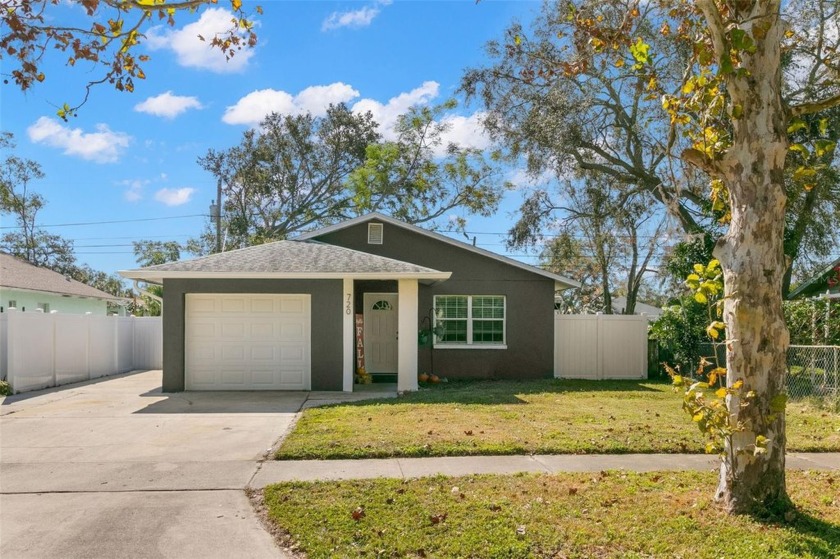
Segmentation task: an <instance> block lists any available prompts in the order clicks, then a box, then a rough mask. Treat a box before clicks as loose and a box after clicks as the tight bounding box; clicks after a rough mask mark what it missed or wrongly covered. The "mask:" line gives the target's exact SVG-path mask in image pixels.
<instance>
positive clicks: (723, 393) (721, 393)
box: [715, 388, 726, 398]
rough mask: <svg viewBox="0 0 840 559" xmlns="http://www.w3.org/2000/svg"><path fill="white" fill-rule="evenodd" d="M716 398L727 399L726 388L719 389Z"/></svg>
mask: <svg viewBox="0 0 840 559" xmlns="http://www.w3.org/2000/svg"><path fill="white" fill-rule="evenodd" d="M715 396H717V397H718V398H724V397H726V389H725V388H718V389H717V391H716V392H715Z"/></svg>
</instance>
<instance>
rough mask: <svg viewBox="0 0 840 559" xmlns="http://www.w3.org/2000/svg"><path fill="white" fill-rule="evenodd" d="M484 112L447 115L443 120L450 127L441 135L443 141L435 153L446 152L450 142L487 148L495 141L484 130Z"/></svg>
mask: <svg viewBox="0 0 840 559" xmlns="http://www.w3.org/2000/svg"><path fill="white" fill-rule="evenodd" d="M483 118H484V113H480V112H479V113H473V114H471V115H469V116H461V115H446V116H445V117H443V118H442V119H441V122H442V123H443V124H445V125H446V126H447V128H448V130H447V131H446V132H444V134H443V136H442V137H441V140H442V141H441V143H440V145H439V146H437V149H436V150H435V155H438V156H441V155H444V154H445V153H446V148H447V147H448V146H449V144H456V145H457V146H459V147H462V148H475V149H481V150H483V149H487V148H489V147H490V146H491V145H492V144H493V142H491V141H490V136H489V135H488V134H487V133H486V132H485V131H484V127H483V126H482V124H481V121H482V119H483Z"/></svg>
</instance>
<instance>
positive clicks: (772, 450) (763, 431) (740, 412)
mask: <svg viewBox="0 0 840 559" xmlns="http://www.w3.org/2000/svg"><path fill="white" fill-rule="evenodd" d="M698 3H699V4H700V5H701V7H702V9H703V11H704V14H705V15H706V18H707V20H708V21H709V26H710V30H711V32H712V34H713V39H714V43H715V50H716V51H717V54H718V56H719V57H720V56H721V55H723V56H728V55H729V50H728V49H729V44H728V41H727V40H726V38H725V37H726V36H725V35H724V34H723V30H724V27H725V23H724V22H722V21H721V17H720V15H719V12H718V9H717V7H716V5H715V3H714V2H712V1H711V0H700V1H699V2H698ZM750 4H751V5H750ZM735 6H737V7H736V8H735V10H734V11H735V12H737V13H730V16H729V21H741V22H744V23H742V24H741V28H742V29H744V30H745V31H747V33H749V34H750V35H751V36H752V37H753V39H754V40H755V43H756V46H757V50H756V52H755V53H754V54H752V55H748V54H746V53H742V56H743V59H742V60H743V62H742V67H743V68H745V69H746V70H747V72H746V73H743V74H740V75H739V74H737V73H735V72H733V73H731V74H729V75H728V76H727V80H726V86H727V92H728V93H729V96H730V106H731V107H735V106H738V105H740V106H741V107H742V109H743V111H742V116H741V117H740V118H733V119H732V130H733V145H732V147H731V148H730V149H729V150H727V152H726V153H725V154H724V156H723V158H722V159H721V160H719V161H716V162H714V165H715V167H716V168H717V171H718V173H719V175H720V176H721V178H722V179H723V180H724V182H725V184H726V186H727V188H728V189H729V195H730V203H731V209H732V221H731V224H730V227H729V231H728V232H727V233H726V235H724V237H723V238H721V239H720V240H719V241H718V243H717V245H716V247H715V251H714V253H715V256H716V257H717V258H718V259H719V260H720V263H721V267H722V269H723V273H724V284H725V295H726V299H725V302H724V307H723V319H724V322H725V323H726V333H727V340H729V341H728V343H727V352H726V358H727V368H728V374H727V384H728V385H729V386H732V384H733V383H734V382H736V381H737V380H738V379H743V381H744V386H743V391H742V394H746V393H747V392H749V391H755V393H756V397H755V398H754V399H753V400H751V401H750V403H749V404H748V405H746V406H744V407H742V406H741V405H740V404H741V403H742V402H741V401H739V399H738V398H736V397H733V396H730V397H729V398H728V406H729V411H730V413H731V414H732V417H733V419H734V420H735V421H734V422H736V423H741V424H743V426H744V430H743V431H741V432H737V433H736V434H735V435H734V436H733V437H732V439H731V441H730V442H729V443H728V444H727V445H726V457H725V459H724V461H723V464H722V466H721V470H720V485H719V487H718V493H717V496H718V498H719V499H720V500H721V501H722V502H723V504H724V505H725V507H726V508H727V509H728V510H730V511H732V512H751V511H756V510H761V509H765V508H767V507H773V508H775V507H778V506H779V505H781V506H785V505H786V504H787V503H788V498H787V493H786V488H785V417H784V413H775V414H774V413H773V412H772V411H771V409H770V408H771V405H770V403H771V401H773V399H774V398H775V397H776V396H777V395H778V394H780V393H781V392H782V391H783V390H784V383H785V356H786V351H787V347H788V343H789V336H788V331H787V328H786V327H785V322H784V317H783V315H782V298H781V295H782V278H783V276H784V272H785V267H786V266H785V256H784V251H783V238H784V235H783V233H784V223H785V201H786V198H785V189H784V164H785V155H786V153H787V148H788V140H787V133H786V127H787V125H786V115H785V110H784V108H783V105H782V99H781V91H780V89H781V74H780V72H781V65H780V44H781V38H782V33H783V31H784V30H783V27H782V22H781V19H780V17H779V3H778V1H774V0H770V1H766V0H759V1H756V2H752V3H748V2H740V3H736V4H735ZM712 10H714V12H715V13H714V14H713V13H711V11H712ZM721 23H724V25H721ZM715 34H717V36H715ZM759 435H762V436H764V437H767V438H768V439H769V443H768V444H767V452H766V453H763V454H761V453H755V452H754V451H755V442H756V437H757V436H759Z"/></svg>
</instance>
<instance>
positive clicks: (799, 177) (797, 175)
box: [793, 166, 817, 182]
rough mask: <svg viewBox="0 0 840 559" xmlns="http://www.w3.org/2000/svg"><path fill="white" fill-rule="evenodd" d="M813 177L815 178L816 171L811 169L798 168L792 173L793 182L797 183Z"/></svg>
mask: <svg viewBox="0 0 840 559" xmlns="http://www.w3.org/2000/svg"><path fill="white" fill-rule="evenodd" d="M815 176H817V171H816V170H815V169H813V168H812V167H804V166H802V167H798V168H797V169H796V170H795V171H794V172H793V180H795V181H798V182H801V181H805V180H808V179H813V178H814V177H815Z"/></svg>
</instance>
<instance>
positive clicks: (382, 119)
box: [222, 81, 491, 156]
mask: <svg viewBox="0 0 840 559" xmlns="http://www.w3.org/2000/svg"><path fill="white" fill-rule="evenodd" d="M439 91H440V84H438V83H437V82H435V81H426V82H423V83H422V84H421V85H420V86H419V87H416V88H414V89H412V90H411V91H407V92H404V93H400V94H399V95H396V96H394V97H392V98H390V99H389V100H388V101H386V102H384V103H382V102H380V101H377V100H376V99H370V98H365V99H360V100H359V101H357V102H356V103H355V104H354V105H353V107H352V111H353V112H354V113H357V114H358V113H366V112H370V113H371V114H372V115H373V119H374V120H375V121H376V122H377V123H379V132H380V133H381V134H382V136H383V138H385V139H386V140H396V139H397V134H396V133H395V132H394V126H395V125H396V124H397V120H398V119H399V117H400V116H401V115H404V114H406V113H407V112H408V110H409V109H410V108H411V107H414V106H417V105H420V106H422V105H428V104H429V103H431V102H432V101H433V100H434V99H435V98H436V97H438V95H439ZM357 97H359V92H358V91H357V90H355V89H353V87H351V86H350V85H347V84H345V83H342V82H335V83H332V84H329V85H314V86H310V87H307V88H306V89H304V90H302V91H301V92H300V93H298V94H297V95H292V94H291V93H288V92H286V91H279V90H276V89H260V90H257V91H252V92H251V93H249V94H248V95H246V96H245V97H242V98H241V99H240V100H239V101H237V102H236V104H235V105H231V106H229V107H227V109H226V110H225V114H224V116H223V117H222V121H224V122H226V123H227V124H245V125H248V126H257V125H259V123H260V122H261V121H262V120H263V118H265V117H266V115H268V114H269V113H272V112H277V113H281V114H285V115H298V114H304V113H307V112H309V113H312V114H313V115H315V116H324V115H325V114H326V112H327V107H328V106H329V105H330V104H336V103H346V102H348V101H351V100H352V99H355V98H357ZM483 118H484V113H480V112H479V113H473V114H472V115H468V116H461V115H455V114H450V115H446V116H444V117H443V119H442V120H441V122H442V123H443V124H445V125H446V126H447V127H448V130H447V131H446V132H445V133H444V134H443V137H442V143H441V145H440V146H438V147H437V148H436V149H435V155H438V156H442V155H444V154H445V153H446V148H447V147H448V146H449V144H450V143H454V144H457V145H458V146H460V147H469V148H476V149H485V148H487V147H489V146H490V145H491V141H490V137H489V136H488V135H487V134H486V133H485V132H484V129H483V127H482V125H481V120H482V119H483Z"/></svg>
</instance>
